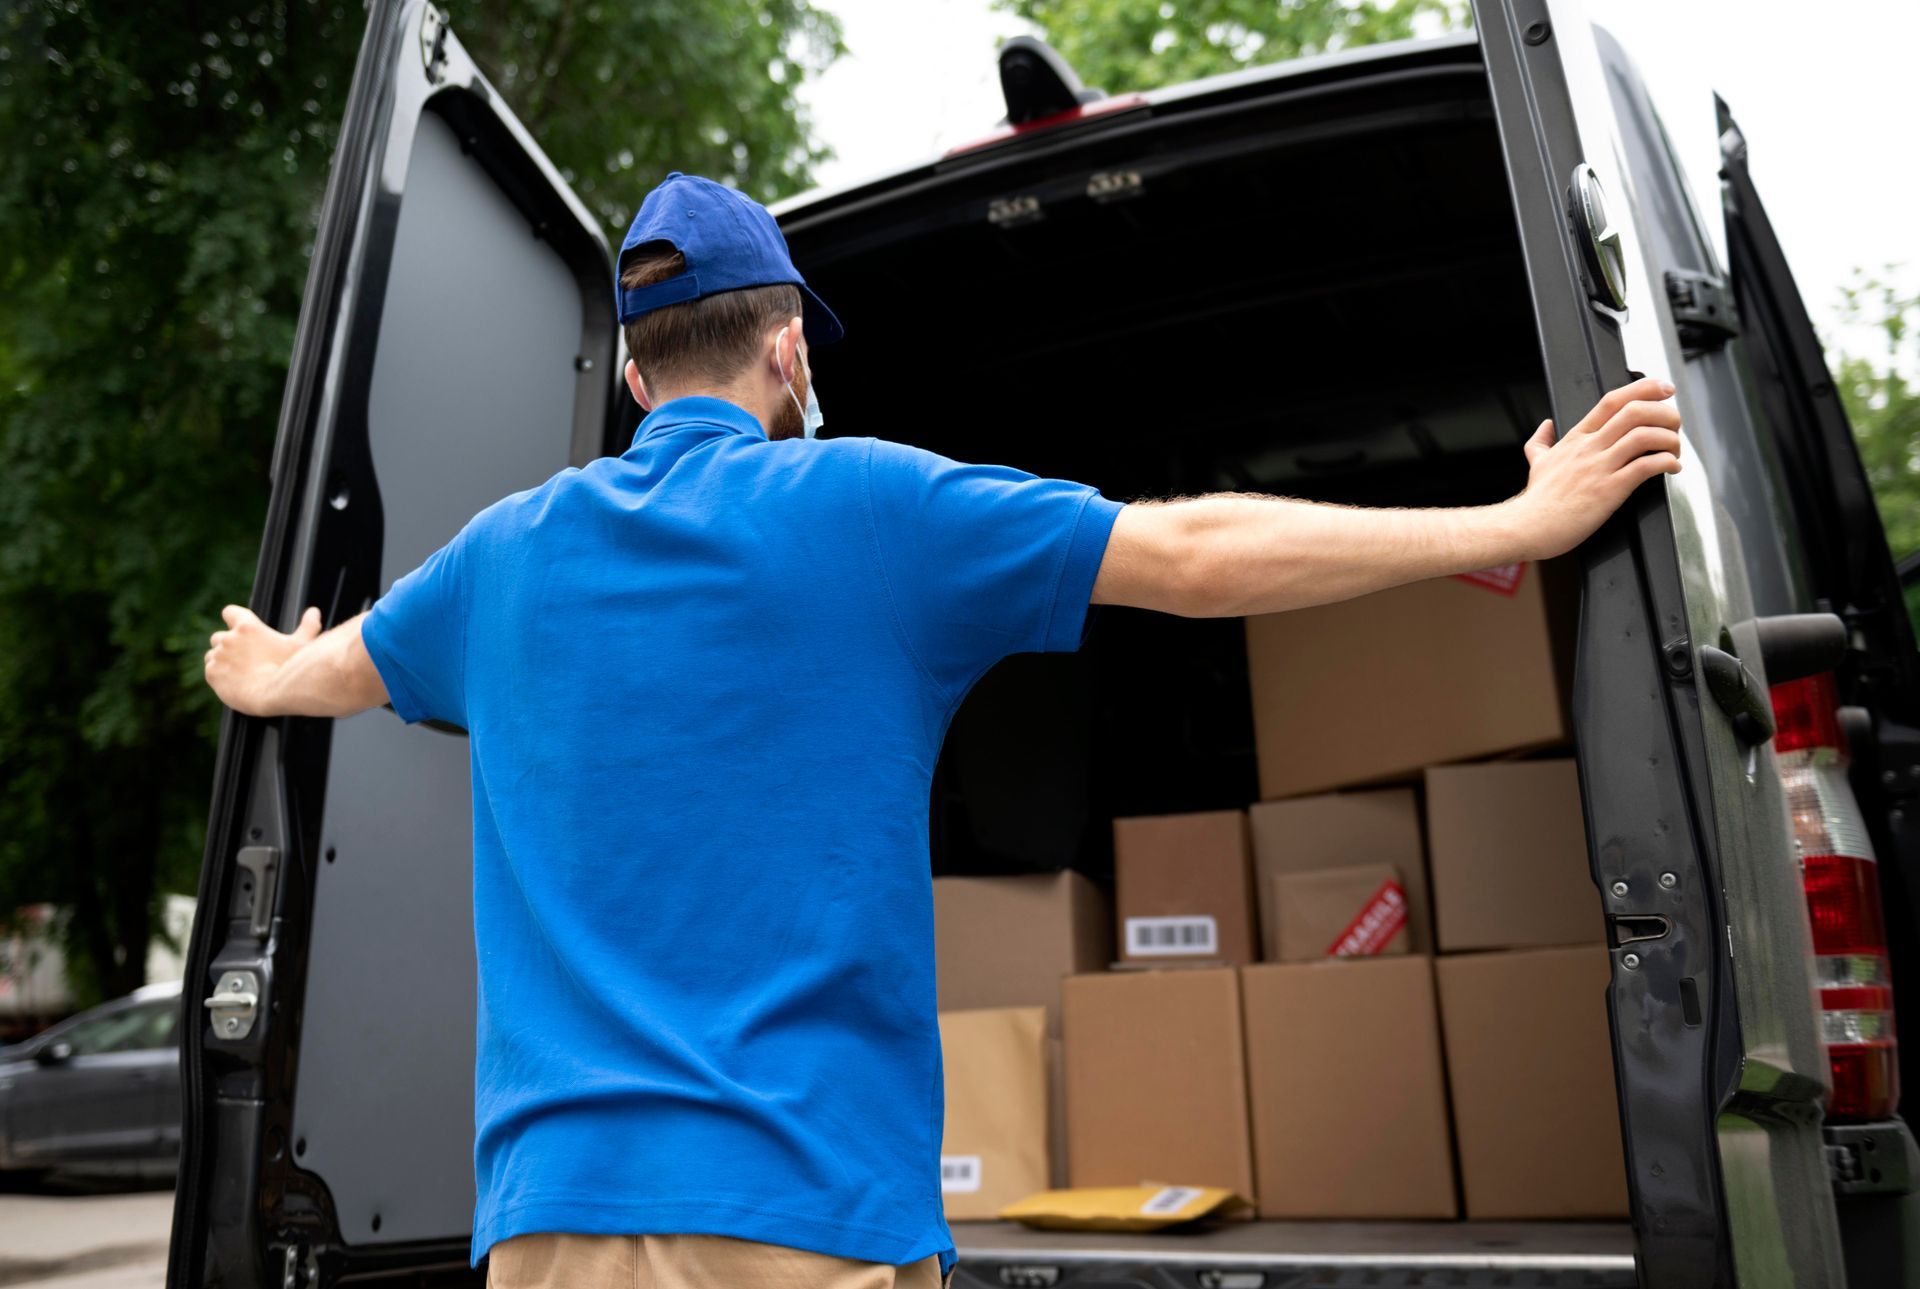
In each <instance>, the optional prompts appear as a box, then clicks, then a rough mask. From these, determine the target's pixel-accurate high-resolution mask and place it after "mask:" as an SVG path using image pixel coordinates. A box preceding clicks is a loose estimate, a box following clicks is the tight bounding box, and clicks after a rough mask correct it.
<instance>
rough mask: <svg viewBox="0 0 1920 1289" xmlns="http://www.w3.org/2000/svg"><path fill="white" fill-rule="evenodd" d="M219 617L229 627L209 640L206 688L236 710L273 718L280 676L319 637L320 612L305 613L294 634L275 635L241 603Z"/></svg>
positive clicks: (215, 633)
mask: <svg viewBox="0 0 1920 1289" xmlns="http://www.w3.org/2000/svg"><path fill="white" fill-rule="evenodd" d="M220 616H221V618H222V619H223V620H225V622H226V624H227V629H226V630H225V631H216V632H214V633H213V635H212V636H210V637H209V638H208V641H207V643H208V646H209V647H208V649H207V657H206V675H207V684H209V685H211V686H212V687H213V692H214V693H216V694H218V695H219V696H220V701H221V702H223V703H225V704H226V705H227V706H228V707H231V708H233V710H234V711H236V712H240V713H242V714H243V715H247V716H270V715H274V714H275V713H273V712H272V711H271V710H269V708H270V706H271V698H272V694H273V686H274V681H275V678H276V677H277V676H278V675H279V673H280V668H281V667H282V666H283V665H285V663H286V662H287V660H288V659H290V658H292V657H293V656H294V655H295V654H296V653H298V652H300V650H302V649H304V648H306V647H307V646H308V645H310V644H312V643H313V642H314V641H315V640H317V639H319V638H320V610H319V609H308V610H307V611H306V612H305V613H303V614H301V615H300V625H299V626H297V627H295V628H294V629H293V632H292V633H291V634H287V633H285V632H280V631H275V630H274V629H273V628H272V627H270V626H268V625H267V624H266V623H264V622H262V621H261V620H260V619H259V617H258V616H257V615H256V614H255V613H254V612H253V610H251V609H247V608H243V607H241V606H240V605H238V604H229V605H228V606H227V607H226V608H224V609H222V610H220Z"/></svg>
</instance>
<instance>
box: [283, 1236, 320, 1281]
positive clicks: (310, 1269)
mask: <svg viewBox="0 0 1920 1289" xmlns="http://www.w3.org/2000/svg"><path fill="white" fill-rule="evenodd" d="M319 1283H320V1256H319V1254H317V1253H315V1252H314V1251H313V1250H311V1249H309V1248H307V1246H306V1245H304V1244H289V1245H287V1246H286V1247H285V1249H284V1250H283V1251H282V1256H281V1259H280V1289H302V1286H307V1285H317V1284H319Z"/></svg>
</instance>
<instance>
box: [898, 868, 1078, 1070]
mask: <svg viewBox="0 0 1920 1289" xmlns="http://www.w3.org/2000/svg"><path fill="white" fill-rule="evenodd" d="M933 917H934V942H935V951H936V955H937V965H936V970H937V972H938V979H939V990H940V1009H941V1010H942V1011H971V1010H975V1009H978V1008H982V1007H1045V1008H1046V1009H1047V1032H1048V1033H1051V1034H1057V1033H1059V1032H1060V981H1061V980H1062V979H1063V978H1065V977H1067V976H1070V975H1073V974H1075V973H1076V972H1083V971H1099V970H1101V969H1103V968H1104V967H1106V965H1107V964H1108V963H1110V962H1112V961H1113V915H1112V911H1111V910H1110V908H1109V906H1108V904H1107V900H1106V897H1105V896H1104V895H1102V894H1101V893H1100V890H1099V888H1098V887H1096V886H1095V885H1094V884H1093V883H1092V882H1090V881H1088V880H1087V879H1086V878H1084V877H1082V876H1080V874H1078V873H1032V874H1023V875H1021V876H1018V877H940V878H935V879H934V883H933Z"/></svg>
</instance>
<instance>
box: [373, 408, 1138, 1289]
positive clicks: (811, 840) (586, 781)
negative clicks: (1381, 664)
mask: <svg viewBox="0 0 1920 1289" xmlns="http://www.w3.org/2000/svg"><path fill="white" fill-rule="evenodd" d="M1119 511H1120V506H1119V505H1117V504H1115V503H1114V502H1111V501H1107V500H1105V499H1104V498H1102V497H1100V496H1099V495H1098V494H1097V493H1095V492H1094V491H1093V490H1092V489H1091V488H1087V487H1084V486H1082V485H1080V484H1074V483H1066V482H1061V481H1058V480H1050V479H1038V478H1035V477H1033V476H1032V475H1028V474H1023V473H1021V472H1019V471H1017V470H1009V469H1003V468H999V467H994V466H976V465H962V464H959V463H956V462H953V461H949V460H947V459H946V458H944V457H939V456H935V455H934V454H932V453H929V452H923V451H920V450H918V449H915V448H909V447H902V446H900V445H898V444H894V443H887V442H883V441H881V440H878V439H853V438H845V439H825V440H808V439H792V440H786V441H782V442H778V443H770V442H768V441H767V438H766V436H765V434H764V433H763V432H762V430H761V428H760V425H759V423H758V422H757V421H755V420H754V419H753V417H751V416H749V415H748V414H747V413H746V412H745V411H743V410H742V409H740V408H738V407H736V406H734V405H733V404H731V403H727V402H724V401H721V400H719V399H712V398H683V399H676V400H674V401H672V402H670V403H667V404H665V405H663V406H661V407H659V408H657V409H656V410H655V411H654V412H653V413H652V414H651V415H650V416H648V417H647V418H646V420H645V421H644V422H643V423H642V424H641V426H640V430H639V433H638V434H637V435H636V436H635V438H634V442H633V446H632V447H631V448H629V449H628V450H627V451H626V453H624V454H623V455H621V456H619V457H613V458H607V459H603V460H599V461H595V462H593V463H592V464H591V465H588V466H586V467H585V468H584V469H577V470H576V469H569V470H564V471H562V472H561V473H559V474H557V475H555V476H554V477H553V478H551V479H549V480H548V481H547V482H545V483H543V484H541V485H540V486H539V487H537V488H533V489H530V490H529V491H526V492H522V493H517V494H515V495H513V496H511V497H508V498H506V499H505V500H504V501H501V502H498V503H496V504H495V505H493V506H490V507H488V508H487V509H486V510H484V511H482V512H481V513H480V514H479V515H477V516H475V517H474V519H473V520H472V521H471V522H470V523H469V524H468V525H467V526H466V527H465V528H464V529H462V530H461V532H460V534H459V535H458V536H456V537H455V538H454V539H453V540H452V541H451V542H449V543H448V544H447V545H446V546H445V547H444V548H443V549H441V550H440V551H438V552H436V553H435V554H434V555H433V556H432V557H431V558H429V559H428V560H427V561H426V563H424V564H422V565H421V566H420V567H419V568H418V569H416V570H414V571H413V572H411V573H409V574H407V575H406V576H405V577H403V578H401V579H400V580H399V581H397V582H395V583H394V585H393V588H392V590H390V591H389V592H388V593H387V594H386V595H385V596H384V597H383V598H382V599H381V600H380V601H379V602H378V603H377V604H375V605H374V607H373V610H372V612H371V613H370V614H369V615H368V616H367V618H366V621H365V623H364V625H363V627H362V635H363V637H364V639H365V641H366V645H367V651H368V652H369V653H370V654H371V655H372V656H373V661H374V665H375V666H376V667H378V668H379V671H380V676H381V679H382V680H384V681H385V682H386V687H387V693H388V695H389V696H390V697H391V698H392V700H393V708H394V711H396V712H397V713H399V715H400V716H401V717H402V718H403V719H405V720H407V721H418V720H423V719H426V718H429V717H432V718H436V719H439V720H443V721H447V722H451V723H453V724H456V725H459V726H462V727H464V728H465V729H467V730H468V731H469V735H470V738H469V747H470V749H471V752H470V755H471V760H472V771H473V849H474V856H473V861H474V865H473V915H474V941H475V945H476V947H477V949H478V953H479V971H480V978H479V1016H478V1034H477V1038H478V1066H477V1069H476V1070H475V1073H474V1117H475V1137H474V1172H475V1177H476V1181H477V1184H478V1191H479V1197H478V1205H477V1209H476V1212H475V1213H474V1220H473V1247H472V1258H473V1261H474V1262H475V1263H476V1264H477V1263H478V1262H479V1260H480V1258H481V1257H482V1256H483V1255H484V1254H485V1253H486V1252H487V1250H488V1249H489V1248H490V1247H491V1246H492V1245H493V1244H494V1242H495V1241H497V1240H502V1239H505V1238H507V1237H508V1236H512V1235H517V1234H520V1233H523V1232H531V1231H571V1232H587V1233H607V1234H649V1233H682V1234H709V1235H726V1236H734V1237H737V1238H741V1239H749V1240H759V1241H764V1242H767V1243H772V1244H781V1245H789V1246H792V1247H795V1248H801V1249H811V1250H814V1251H816V1252H820V1253H828V1254H834V1255H837V1256H840V1257H845V1258H858V1259H862V1260H866V1261H873V1262H887V1263H906V1262H912V1261H916V1260H918V1259H921V1258H924V1257H928V1256H930V1255H933V1254H940V1255H941V1262H942V1266H943V1268H944V1267H946V1266H950V1265H951V1263H952V1261H953V1241H952V1238H951V1237H950V1235H949V1234H948V1231H947V1226H946V1222H945V1220H944V1218H943V1217H942V1213H941V1198H940V1181H939V1173H940V1170H939V1154H940V1134H941V1127H942V1120H943V1100H942V1090H941V1067H940V1036H939V1029H938V1026H937V1023H936V1005H935V1000H934V968H933V962H934V953H933V897H932V883H931V880H930V877H929V864H928V857H927V805H928V798H929V795H930V792H931V785H932V775H933V767H934V761H935V759H936V757H937V756H938V755H939V751H940V742H941V739H942V738H943V737H944V736H945V734H946V730H947V724H948V721H949V720H950V719H951V718H952V716H953V713H954V709H955V708H956V707H957V706H958V705H959V703H960V700H961V699H962V698H963V697H965V695H966V693H967V690H968V689H969V687H971V686H972V685H973V683H974V682H975V681H976V680H978V679H979V678H980V676H981V675H982V673H984V672H985V671H986V670H987V669H988V668H989V667H991V666H993V664H994V663H996V662H998V661H999V660H1000V659H1001V658H1004V657H1006V656H1007V655H1008V654H1013V653H1023V652H1034V651H1040V650H1071V649H1074V648H1077V647H1078V645H1079V643H1080V638H1081V633H1082V630H1083V627H1084V624H1085V620H1086V616H1087V602H1088V598H1089V596H1090V594H1091V591H1092V588H1093V581H1094V576H1095V574H1096V573H1097V572H1098V570H1099V566H1100V560H1101V557H1102V555H1103V554H1104V552H1105V549H1106V544H1107V536H1108V533H1109V532H1110V530H1111V529H1112V527H1113V521H1114V517H1115V515H1117V514H1118V513H1119Z"/></svg>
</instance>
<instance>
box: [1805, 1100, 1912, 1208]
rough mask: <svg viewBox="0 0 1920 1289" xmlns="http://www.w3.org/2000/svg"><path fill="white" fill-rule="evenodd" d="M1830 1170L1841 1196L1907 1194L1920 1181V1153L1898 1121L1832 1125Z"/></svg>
mask: <svg viewBox="0 0 1920 1289" xmlns="http://www.w3.org/2000/svg"><path fill="white" fill-rule="evenodd" d="M1825 1133H1826V1139H1827V1171H1828V1173H1829V1174H1830V1175H1831V1176H1832V1178H1833V1189H1834V1190H1835V1191H1836V1192H1838V1193H1839V1194H1841V1195H1908V1194H1911V1193H1912V1192H1913V1191H1914V1189H1915V1186H1916V1182H1920V1176H1916V1173H1917V1172H1920V1151H1917V1150H1916V1147H1915V1145H1914V1140H1913V1134H1912V1132H1910V1131H1909V1130H1908V1128H1907V1125H1906V1124H1905V1123H1903V1122H1902V1121H1900V1120H1898V1119H1891V1120H1888V1121H1887V1122H1885V1123H1855V1124H1829V1125H1827V1127H1826V1129H1825Z"/></svg>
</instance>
